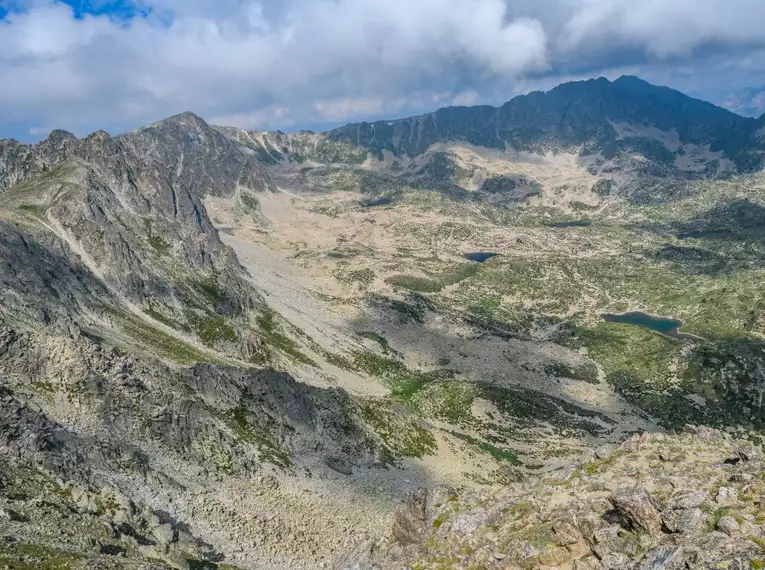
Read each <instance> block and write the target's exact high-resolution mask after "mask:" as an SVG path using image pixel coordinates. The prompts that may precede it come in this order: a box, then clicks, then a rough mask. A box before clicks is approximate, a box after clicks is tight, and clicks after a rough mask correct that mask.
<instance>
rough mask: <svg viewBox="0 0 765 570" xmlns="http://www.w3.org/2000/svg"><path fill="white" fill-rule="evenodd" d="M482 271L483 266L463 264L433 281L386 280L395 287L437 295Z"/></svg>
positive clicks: (401, 277)
mask: <svg viewBox="0 0 765 570" xmlns="http://www.w3.org/2000/svg"><path fill="white" fill-rule="evenodd" d="M480 270H481V266H480V265H478V264H475V263H462V264H460V265H457V266H456V267H453V268H452V269H449V270H447V271H445V272H443V273H441V274H440V275H438V276H436V277H434V278H433V279H428V278H422V277H411V276H408V275H396V276H394V277H389V278H388V279H386V280H385V282H386V283H388V284H389V285H392V286H393V287H398V288H401V289H408V290H410V291H416V292H418V293H437V292H438V291H441V289H443V288H444V287H448V286H449V285H454V284H456V283H460V282H461V281H464V280H466V279H469V278H470V277H473V276H474V275H476V274H477V273H478V272H479V271H480Z"/></svg>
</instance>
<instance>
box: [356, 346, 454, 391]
mask: <svg viewBox="0 0 765 570" xmlns="http://www.w3.org/2000/svg"><path fill="white" fill-rule="evenodd" d="M353 365H354V367H355V368H356V369H358V370H361V371H362V372H365V373H367V374H369V375H370V376H377V377H378V378H381V379H382V380H384V381H385V382H386V384H388V386H390V389H391V394H392V395H393V396H396V397H398V398H402V399H405V400H408V399H410V398H411V397H412V396H413V395H414V394H416V393H417V392H418V391H420V390H421V389H422V387H423V386H425V385H426V384H428V383H430V382H433V381H434V380H438V379H439V378H443V377H444V375H445V374H446V373H445V371H435V372H419V371H417V370H410V369H409V368H407V367H406V365H405V364H404V363H403V362H400V361H398V360H395V359H393V358H387V357H383V356H378V355H376V354H373V353H371V352H358V353H356V354H355V357H354V359H353Z"/></svg>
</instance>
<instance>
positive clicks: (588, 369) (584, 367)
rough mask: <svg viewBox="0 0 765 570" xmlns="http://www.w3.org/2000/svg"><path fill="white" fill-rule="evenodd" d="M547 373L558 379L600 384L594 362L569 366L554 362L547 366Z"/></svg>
mask: <svg viewBox="0 0 765 570" xmlns="http://www.w3.org/2000/svg"><path fill="white" fill-rule="evenodd" d="M545 373H546V374H549V375H550V376H556V377H558V378H571V379H572V380H579V381H581V382H587V383H589V384H597V383H598V367H597V366H596V365H595V364H594V363H592V362H584V363H582V364H579V365H577V366H569V365H568V364H566V363H564V362H553V363H550V364H548V365H546V366H545Z"/></svg>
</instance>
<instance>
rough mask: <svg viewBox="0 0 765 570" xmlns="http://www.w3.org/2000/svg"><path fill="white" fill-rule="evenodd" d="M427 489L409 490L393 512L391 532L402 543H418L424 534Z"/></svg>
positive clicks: (425, 530) (426, 528)
mask: <svg viewBox="0 0 765 570" xmlns="http://www.w3.org/2000/svg"><path fill="white" fill-rule="evenodd" d="M426 503H427V491H426V490H424V489H421V490H419V491H415V492H411V493H409V495H408V496H407V498H406V500H405V501H404V502H403V503H402V504H401V505H399V506H398V508H396V511H395V512H394V514H393V526H392V528H391V534H392V535H393V537H394V538H395V539H396V540H398V541H399V542H402V543H403V544H418V543H419V542H421V541H422V540H423V539H424V538H425V535H426V532H427V530H428V525H427V521H426V518H425V517H426Z"/></svg>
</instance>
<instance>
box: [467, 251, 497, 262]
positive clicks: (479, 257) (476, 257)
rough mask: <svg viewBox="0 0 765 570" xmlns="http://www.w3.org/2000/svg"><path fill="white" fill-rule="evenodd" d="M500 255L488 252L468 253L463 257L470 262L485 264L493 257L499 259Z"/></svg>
mask: <svg viewBox="0 0 765 570" xmlns="http://www.w3.org/2000/svg"><path fill="white" fill-rule="evenodd" d="M498 255H499V254H498V253H491V252H488V251H476V252H474V253H466V254H465V255H463V256H462V257H464V258H465V259H467V260H469V261H477V262H478V263H483V262H484V261H488V260H489V259H491V258H492V257H497V256H498Z"/></svg>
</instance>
